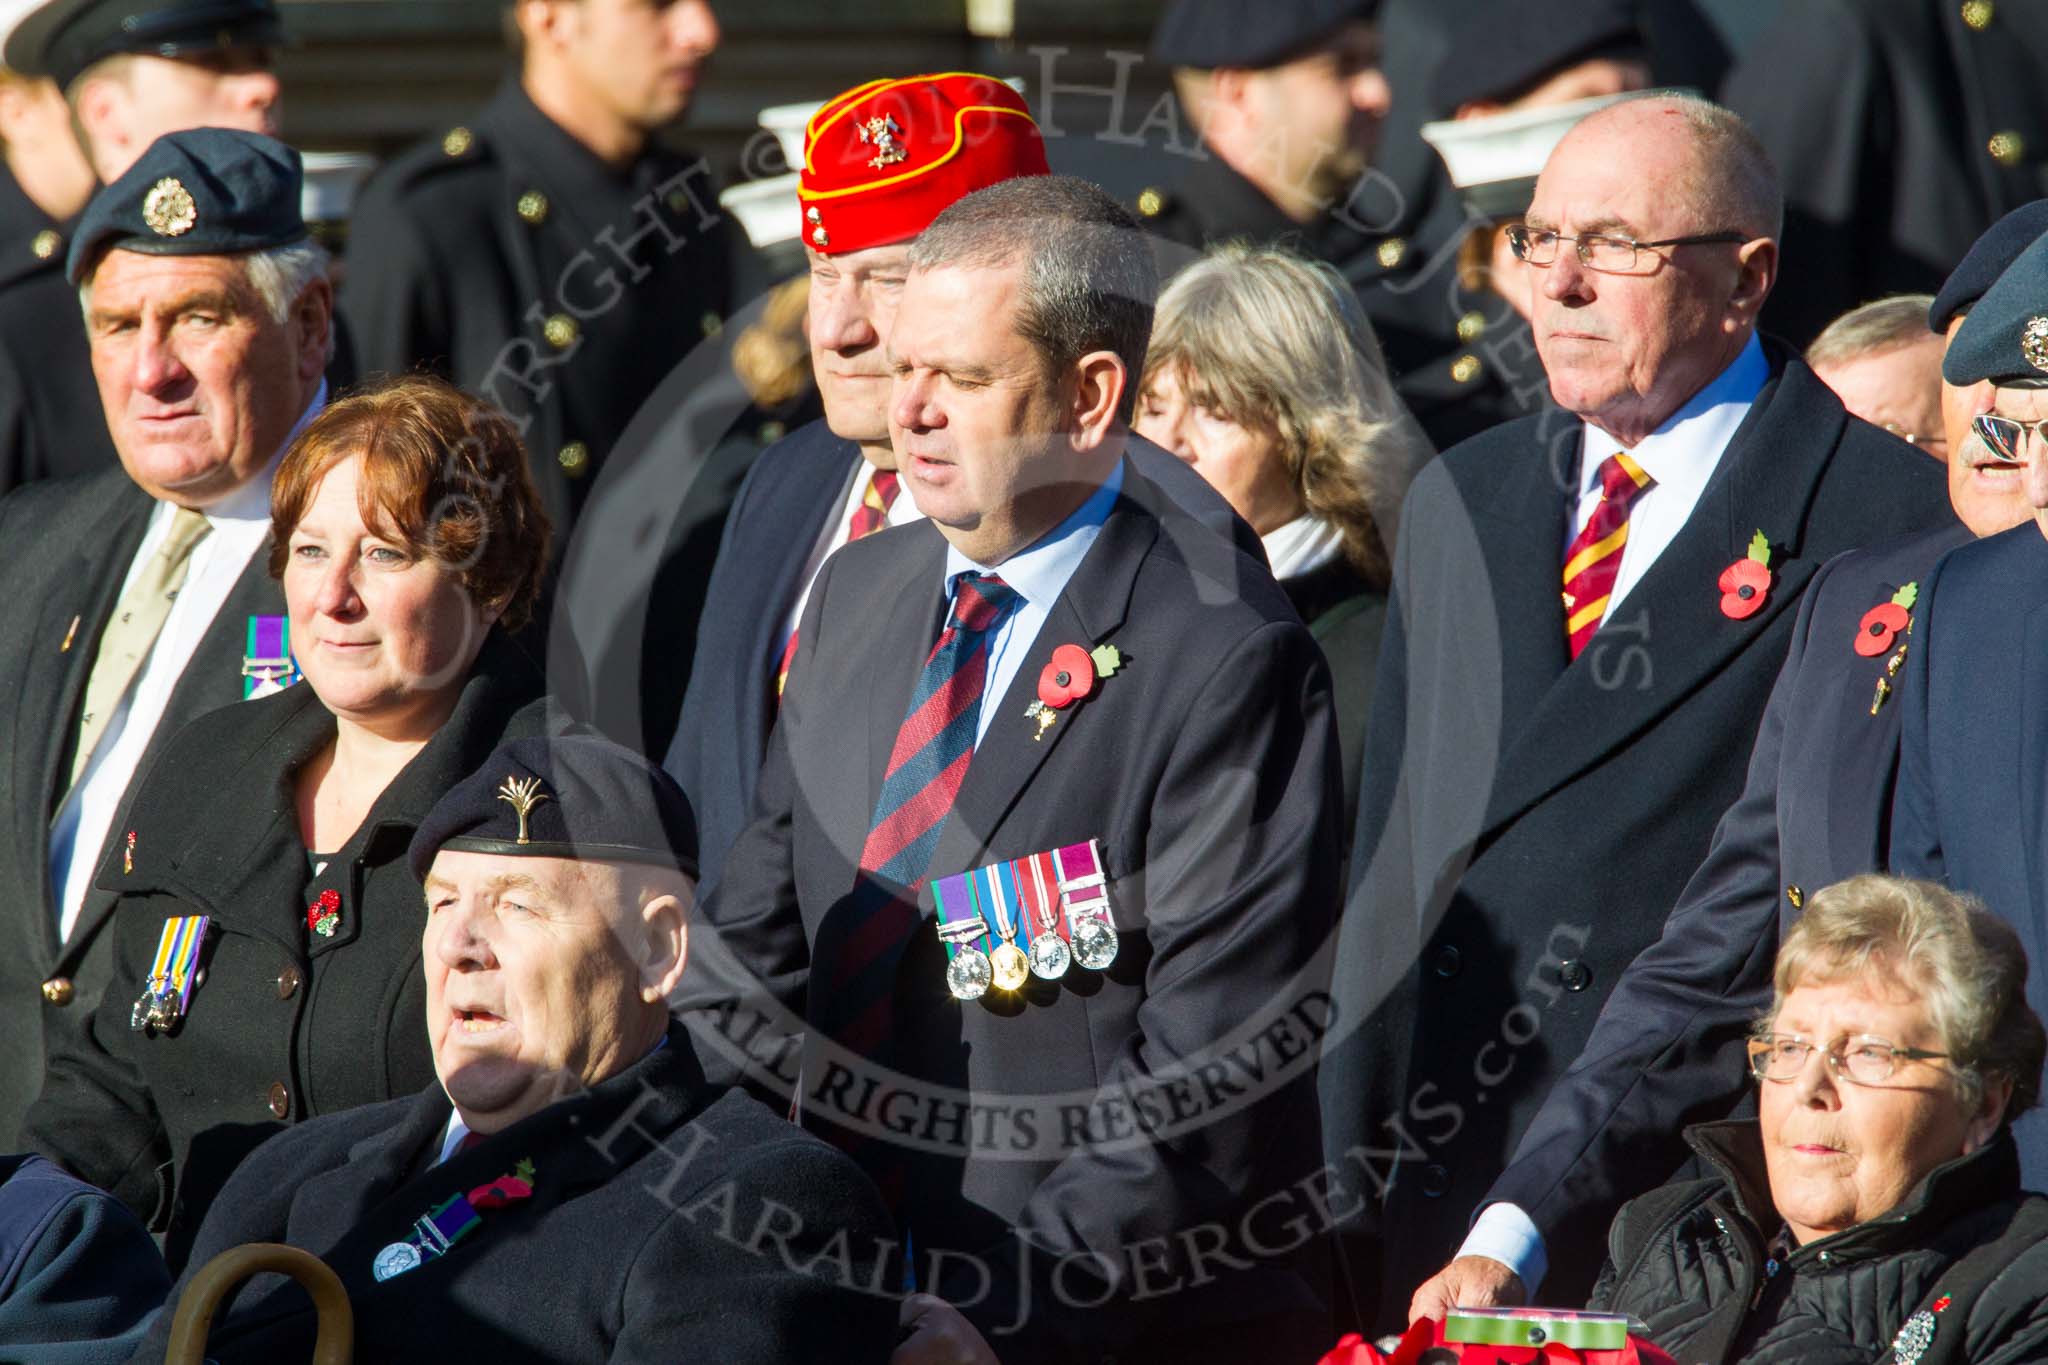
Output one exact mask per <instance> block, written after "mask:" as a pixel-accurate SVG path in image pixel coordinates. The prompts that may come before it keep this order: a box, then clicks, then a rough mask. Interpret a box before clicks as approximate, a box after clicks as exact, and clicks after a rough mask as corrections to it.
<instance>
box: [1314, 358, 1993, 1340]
mask: <svg viewBox="0 0 2048 1365" xmlns="http://www.w3.org/2000/svg"><path fill="white" fill-rule="evenodd" d="M1767 355H1768V356H1769V357H1770V360H1771V378H1770V380H1769V382H1768V383H1767V384H1766V386H1765V388H1764V391H1763V392H1762V394H1761V395H1760V396H1759V397H1758V398H1757V400H1756V401H1755V403H1754V404H1753V406H1752V407H1751V410H1750V412H1749V415H1748V416H1747V417H1746V418H1745V419H1744V420H1743V423H1742V425H1741V426H1740V427H1739V428H1738V430H1737V431H1736V433H1735V435H1734V436H1733V438H1732V439H1731V441H1730V444H1729V446H1728V448H1727V450H1726V451H1725V453H1724V454H1723V455H1722V458H1721V460H1720V463H1719V465H1718V467H1717V468H1716V470H1715V472H1714V475H1713V477H1712V478H1711V479H1710V481H1709V482H1708V484H1707V487H1706V488H1705V489H1704V490H1703V491H1702V493H1701V495H1700V498H1699V501H1698V503H1697V504H1696V505H1695V507H1694V508H1693V511H1692V514H1691V516H1690V517H1689V518H1688V519H1687V520H1686V523H1685V525H1684V526H1683V528H1681V530H1680V531H1679V533H1678V535H1677V536H1676V537H1675V538H1674V539H1673V540H1672V541H1671V542H1670V544H1669V545H1667V546H1666V547H1665V549H1664V551H1663V552H1662V554H1660V555H1659V556H1658V558H1657V561H1656V563H1655V564H1654V565H1653V566H1652V567H1651V568H1650V570H1649V571H1648V573H1647V574H1646V575H1645V576H1644V577H1643V579H1642V580H1641V582H1640V583H1639V584H1638V585H1637V586H1636V587H1635V588H1633V589H1632V590H1631V591H1630V592H1629V594H1628V596H1627V597H1625V598H1624V599H1622V600H1621V601H1620V602H1619V603H1617V604H1616V605H1615V606H1614V607H1613V608H1612V609H1611V610H1610V611H1609V612H1608V614H1607V617H1606V620H1605V621H1604V623H1603V624H1602V625H1601V627H1600V629H1599V631H1598V633H1597V634H1596V635H1595V636H1594V637H1593V639H1592V641H1591V643H1590V644H1589V645H1588V646H1587V648H1586V649H1585V651H1584V652H1583V653H1581V654H1580V656H1579V657H1578V658H1577V659H1576V660H1573V659H1571V658H1570V656H1569V653H1568V650H1567V647H1566V636H1565V616H1564V605H1563V601H1562V598H1561V595H1560V583H1561V577H1560V573H1561V562H1560V561H1561V560H1562V557H1563V547H1564V546H1565V544H1566V540H1567V537H1566V526H1567V520H1566V519H1567V517H1568V516H1569V515H1570V502H1569V499H1568V490H1569V489H1571V488H1572V487H1573V486H1574V485H1575V482H1576V480H1575V478H1574V477H1572V472H1573V471H1575V470H1576V468H1577V452H1578V446H1579V440H1578V431H1577V423H1576V422H1574V423H1572V424H1571V427H1570V428H1567V429H1566V430H1564V431H1563V432H1562V433H1559V434H1558V438H1557V439H1553V440H1551V441H1550V442H1548V443H1547V445H1546V443H1545V442H1544V441H1543V440H1542V439H1541V433H1542V426H1541V419H1525V420H1522V421H1518V422H1512V423H1509V424H1507V425H1505V426H1502V427H1499V428H1497V429H1495V430H1494V431H1493V432H1491V433H1489V434H1487V435H1483V436H1479V437H1475V438H1474V439H1473V440H1471V441H1468V442H1466V443H1465V444H1464V445H1461V446H1459V447H1457V448H1456V449H1455V450H1452V451H1450V452H1447V453H1446V454H1445V455H1444V456H1443V457H1442V458H1441V459H1440V460H1439V461H1438V462H1437V463H1436V464H1435V465H1433V466H1431V467H1430V468H1429V469H1427V470H1425V471H1424V474H1423V477H1422V479H1421V480H1419V481H1418V482H1417V484H1416V487H1415V490H1414V491H1413V492H1412V493H1411V494H1410V495H1409V499H1408V504H1407V509H1406V511H1405V512H1404V514H1403V521H1402V534H1401V543H1400V550H1399V552H1398V561H1399V562H1398V563H1397V566H1396V573H1395V588H1394V601H1395V609H1394V611H1393V612H1392V613H1390V616H1389V620H1388V623H1387V629H1386V633H1385V636H1384V638H1383V640H1382V643H1381V649H1380V673H1379V682H1378V686H1377V687H1376V689H1375V692H1374V696H1373V706H1374V711H1373V716H1372V719H1371V722H1370V725H1369V726H1368V730H1367V739H1366V756H1365V770H1364V789H1363V791H1362V792H1361V794H1360V798H1359V820H1358V830H1357V837H1356V839H1355V841H1354V845H1353V848H1352V855H1351V857H1352V862H1351V867H1352V875H1353V878H1354V883H1353V889H1352V894H1351V896H1350V899H1349V901H1348V903H1347V905H1346V908H1345V913H1344V923H1343V927H1342V931H1341V935H1340V945H1339V948H1338V954H1337V966H1336V972H1337V976H1336V984H1335V986H1334V987H1333V989H1334V991H1335V993H1336V995H1337V998H1338V1001H1339V1007H1340V1010H1341V1011H1343V1012H1344V1013H1343V1016H1342V1021H1348V1027H1347V1028H1346V1032H1345V1033H1344V1036H1342V1038H1341V1040H1339V1041H1337V1042H1335V1043H1334V1044H1333V1046H1332V1047H1331V1048H1330V1050H1328V1051H1327V1052H1326V1053H1325V1055H1324V1062H1323V1073H1322V1085H1323V1091H1324V1115H1325V1134H1324V1140H1325V1145H1326V1147H1327V1148H1328V1150H1329V1154H1330V1159H1331V1160H1332V1161H1333V1162H1339V1163H1340V1164H1342V1165H1343V1167H1344V1169H1345V1170H1346V1172H1347V1174H1348V1176H1349V1177H1350V1179H1351V1180H1352V1181H1353V1182H1354V1183H1355V1184H1356V1185H1357V1187H1358V1188H1360V1189H1361V1190H1363V1191H1364V1193H1365V1194H1366V1195H1367V1196H1380V1198H1376V1199H1373V1200H1372V1201H1371V1202H1370V1203H1369V1204H1368V1205H1367V1207H1366V1208H1365V1209H1364V1210H1362V1211H1361V1213H1360V1214H1359V1217H1358V1219H1357V1226H1358V1227H1359V1228H1360V1229H1361V1231H1363V1232H1365V1235H1363V1236H1360V1237H1357V1238H1355V1239H1354V1238H1347V1246H1348V1247H1349V1249H1350V1250H1351V1251H1352V1253H1353V1255H1352V1256H1351V1257H1350V1258H1349V1259H1350V1261H1351V1264H1352V1265H1353V1267H1354V1271H1359V1267H1360V1265H1361V1263H1363V1265H1364V1267H1365V1270H1364V1271H1359V1273H1360V1278H1361V1279H1369V1278H1371V1276H1370V1274H1369V1271H1370V1267H1371V1264H1372V1263H1373V1262H1374V1261H1375V1260H1376V1259H1377V1249H1378V1246H1377V1238H1376V1237H1375V1236H1373V1235H1371V1232H1370V1230H1372V1229H1375V1228H1379V1227H1385V1228H1399V1229H1400V1242H1399V1246H1400V1254H1399V1255H1398V1256H1391V1257H1390V1259H1389V1260H1388V1261H1387V1262H1386V1264H1385V1267H1384V1274H1385V1278H1386V1285H1385V1292H1384V1298H1385V1302H1383V1303H1382V1304H1381V1305H1380V1307H1381V1308H1382V1309H1383V1310H1384V1311H1385V1312H1388V1313H1392V1312H1396V1311H1398V1309H1399V1306H1400V1303H1405V1302H1406V1297H1407V1294H1408V1291H1409V1290H1410V1289H1412V1287H1413V1282H1414V1280H1415V1279H1416V1278H1417V1270H1416V1268H1417V1267H1418V1266H1421V1267H1433V1266H1439V1265H1441V1264H1443V1262H1444V1261H1445V1260H1446V1259H1448V1257H1449V1255H1450V1253H1451V1252H1452V1251H1453V1250H1454V1249H1455V1248H1456V1246H1457V1244H1458V1242H1459V1241H1460V1240H1461V1239H1462V1236H1463V1233H1464V1230H1465V1223H1466V1217H1467V1215H1468V1213H1469V1212H1470V1211H1471V1209H1472V1208H1473V1207H1474V1206H1475V1205H1476V1204H1477V1203H1478V1201H1479V1199H1480V1197H1481V1195H1483V1194H1484V1193H1485V1190H1486V1188H1487V1186H1488V1185H1489V1184H1491V1183H1492V1181H1493V1179H1494V1177H1495V1176H1496V1175H1498V1174H1499V1173H1500V1171H1501V1169H1502V1168H1503V1167H1504V1166H1505V1165H1506V1164H1507V1159H1508V1156H1509V1154H1510V1153H1511V1152H1512V1151H1513V1150H1514V1144H1515V1142H1516V1141H1517V1140H1518V1139H1519V1138H1520V1137H1521V1135H1522V1132H1523V1130H1524V1129H1525V1128H1526V1127H1527V1126H1528V1123H1529V1121H1530V1119H1531V1118H1533V1117H1534V1115H1535V1112H1536V1109H1537V1107H1538V1106H1539V1105H1540V1104H1541V1103H1542V1100H1543V1097H1544V1096H1545V1095H1546V1094H1547V1093H1548V1092H1549V1090H1550V1088H1551V1086H1552V1084H1553V1083H1554V1082H1555V1081H1556V1080H1557V1078H1558V1077H1559V1076H1560V1075H1562V1074H1563V1072H1564V1069H1565V1066H1566V1064H1567V1063H1569V1062H1570V1060H1571V1059H1572V1058H1573V1057H1576V1056H1577V1055H1578V1054H1579V1052H1580V1050H1581V1049H1582V1048H1583V1047H1584V1045H1585V1042H1586V1038H1587V1036H1588V1034H1589V1033H1590V1032H1591V1030H1592V1026H1593V1021H1594V1019H1595V1017H1596V1016H1597V1014H1598V1012H1599V1009H1600V1005H1601V1003H1602V1002H1603V1001H1604V1000H1605V999H1606V996H1607V993H1608V992H1609V991H1610V990H1611V989H1612V988H1613V986H1614V983H1615V982H1616V981H1617V980H1618V979H1619V978H1620V976H1621V972H1622V969H1623V968H1624V967H1625V966H1627V965H1628V963H1629V961H1630V960H1631V959H1633V958H1634V957H1635V955H1636V954H1637V953H1638V952H1640V951H1641V950H1642V949H1643V948H1645V947H1647V946H1648V945H1649V944H1650V942H1651V941H1652V940H1653V939H1654V938H1655V937H1656V934H1657V929H1658V926H1659V925H1660V924H1661V923H1662V922H1663V917H1664V915H1665V914H1667V913H1668V911H1669V907H1670V906H1671V905H1672V904H1674V903H1675V902H1676V901H1677V899H1678V896H1679V894H1680V892H1681V891H1682V890H1683V889H1684V886H1685V882H1686V879H1687V878H1688V877H1689V876H1690V875H1691V874H1692V872H1693V869H1695V868H1697V867H1698V866H1699V864H1700V860H1701V859H1702V858H1704V857H1705V856H1706V852H1707V848H1708V843H1709V837H1710V835H1711V834H1712V832H1713V829H1714V823H1715V821H1716V820H1718V819H1719V818H1720V815H1721V813H1722V812H1723V811H1725V810H1726V809H1727V808H1728V805H1729V804H1730V803H1731V802H1732V801H1733V800H1734V799H1735V797H1736V796H1737V795H1738V794H1739V793H1740V791H1741V789H1742V782H1743V776H1744V771H1745V769H1746V767H1747V766H1748V760H1749V755H1750V750H1751V747H1752V744H1753V742H1754V740H1755V737H1756V731H1757V725H1758V722H1759V720H1760V719H1761V717H1762V715H1763V711H1764V706H1765V702H1766V701H1767V700H1768V698H1769V694H1770V690H1771V686H1772V684H1773V682H1774V681H1775V680H1776V678H1777V676H1778V672H1779V669H1780V667H1781V666H1782V665H1783V663H1784V660H1785V656H1786V650H1787V646H1788V644H1789V642H1790V639H1791V635H1792V628H1793V623H1794V619H1795V617H1796V614H1797V613H1796V611H1795V608H1796V607H1797V606H1798V603H1799V600H1800V596H1801V594H1802V593H1803V592H1804V590H1805V588H1806V586H1807V583H1808V582H1809V581H1810V580H1811V579H1812V577H1813V575H1814V573H1815V572H1816V571H1817V570H1818V569H1819V568H1820V566H1821V565H1822V564H1823V563H1825V562H1826V561H1827V560H1828V559H1830V558H1832V557H1833V556H1835V555H1837V554H1839V553H1841V552H1843V551H1844V550H1848V549H1853V548H1856V547H1858V546H1862V545H1866V544H1871V543H1875V542H1878V541H1883V540H1888V539H1891V538H1893V537H1896V536H1900V535H1904V534H1907V533H1910V532H1913V531H1916V530H1920V529H1923V528H1931V527H1934V526H1939V525H1943V524H1947V523H1948V522H1950V521H1951V520H1952V515H1953V514H1952V513H1951V512H1950V510H1949V506H1948V501H1947V498H1946V496H1945V494H1944V488H1943V479H1942V472H1941V469H1940V466H1938V465H1937V464H1935V463H1934V462H1933V461H1931V460H1929V459H1928V458H1927V457H1926V456H1925V455H1922V454H1920V453H1919V452H1917V451H1915V450H1914V449H1913V448H1912V447H1911V446H1909V445H1907V444H1906V443H1905V442H1903V441H1900V440H1898V439H1896V438H1895V437H1891V436H1887V435H1886V434H1885V433H1883V432H1881V431H1878V430H1877V429H1876V428H1874V427H1872V426H1869V425H1868V424H1866V423H1863V422H1861V421H1858V420H1856V419H1853V418H1851V417H1850V416H1849V415H1848V413H1847V412H1845V411H1844V410H1843V408H1842V405H1841V403H1840V402H1839V401H1838V400H1837V399H1836V398H1835V397H1834V395H1833V394H1832V393H1831V392H1829V390H1828V389H1827V388H1826V386H1824V385H1823V384H1822V383H1821V382H1820V381H1819V380H1818V379H1817V378H1815V377H1814V375H1813V372H1812V371H1811V370H1809V369H1807V367H1806V366H1805V365H1804V364H1803V363H1801V362H1800V361H1798V360H1796V359H1793V358H1790V357H1789V356H1787V355H1786V354H1785V353H1784V352H1783V351H1782V350H1781V349H1779V348H1776V347H1767ZM1553 452H1554V453H1555V456H1556V458H1557V461H1558V464H1559V465H1560V466H1561V467H1562V468H1563V469H1564V470H1565V471H1566V476H1565V477H1563V478H1559V477H1557V476H1556V473H1555V471H1554V468H1553V464H1552V459H1551V458H1550V456H1551V454H1552V453H1553ZM1759 532H1761V533H1762V535H1763V537H1764V539H1765V541H1766V542H1767V543H1768V545H1769V547H1770V555H1771V560H1770V573H1771V574H1772V582H1771V584H1770V586H1769V589H1768V591H1767V592H1766V593H1765V594H1764V600H1763V605H1762V606H1761V607H1760V608H1758V609H1756V610H1755V611H1754V612H1753V613H1752V614H1750V615H1748V616H1747V617H1742V618H1738V617H1734V616H1731V615H1729V614H1727V613H1725V612H1724V610H1723V605H1722V603H1723V593H1722V590H1721V588H1720V587H1719V585H1718V580H1719V578H1720V575H1721V574H1722V572H1723V571H1724V570H1725V569H1726V568H1727V567H1728V566H1729V565H1730V564H1731V563H1732V562H1734V561H1735V560H1738V559H1741V558H1744V557H1745V556H1746V555H1747V552H1748V548H1749V546H1750V544H1751V542H1752V539H1753V538H1754V537H1755V536H1756V535H1757V534H1758V533H1759ZM1342 1021H1340V1027H1346V1023H1345V1022H1342ZM1390 1250H1391V1249H1390ZM1424 1273H1427V1272H1426V1271H1425V1272H1424ZM1395 1299H1398V1300H1399V1301H1400V1303H1396V1302H1394V1300H1395ZM1361 1311H1365V1312H1370V1311H1372V1309H1371V1306H1370V1305H1361Z"/></svg>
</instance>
